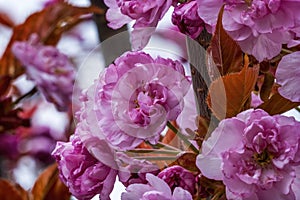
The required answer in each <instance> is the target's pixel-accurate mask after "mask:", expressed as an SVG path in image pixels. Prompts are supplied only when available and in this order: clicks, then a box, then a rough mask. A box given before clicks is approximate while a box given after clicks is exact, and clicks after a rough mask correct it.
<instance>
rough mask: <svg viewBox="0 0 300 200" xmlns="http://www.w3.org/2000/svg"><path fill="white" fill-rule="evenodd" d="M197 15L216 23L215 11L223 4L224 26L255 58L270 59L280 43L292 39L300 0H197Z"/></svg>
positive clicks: (277, 50)
mask: <svg viewBox="0 0 300 200" xmlns="http://www.w3.org/2000/svg"><path fill="white" fill-rule="evenodd" d="M197 2H198V5H199V7H198V13H199V16H200V17H201V18H202V19H203V20H204V22H205V23H208V24H210V25H211V26H213V27H214V26H215V25H216V22H217V15H218V13H219V11H220V9H221V7H222V5H223V4H225V8H224V13H223V26H224V28H225V30H226V31H227V32H228V33H229V35H230V36H231V37H232V38H233V39H234V40H236V41H237V42H238V44H239V45H240V46H241V48H242V50H243V51H244V52H246V53H248V54H251V55H253V56H254V57H255V58H256V59H257V60H258V61H260V62H261V61H263V60H264V59H271V58H273V57H275V56H276V55H278V54H279V53H280V51H281V46H282V44H287V43H289V42H290V41H291V40H293V39H294V37H295V35H294V31H293V30H294V29H295V28H297V27H299V25H300V23H299V22H300V21H299V19H300V16H299V15H297V14H296V13H297V12H298V10H299V9H300V2H299V1H291V0H253V1H243V0H216V1H210V0H197Z"/></svg>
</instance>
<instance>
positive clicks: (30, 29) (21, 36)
mask: <svg viewBox="0 0 300 200" xmlns="http://www.w3.org/2000/svg"><path fill="white" fill-rule="evenodd" d="M91 13H97V14H103V13H104V11H103V10H101V9H99V8H96V7H93V6H91V7H75V6H72V5H70V4H68V3H65V2H59V3H55V4H53V5H51V6H48V7H46V8H45V9H43V10H42V11H40V12H36V13H34V14H32V15H30V16H29V17H28V18H27V20H26V21H25V22H24V23H23V24H21V25H18V26H16V27H14V29H13V35H12V37H11V39H10V42H9V43H8V46H7V48H6V50H5V52H4V54H3V56H2V58H1V60H0V75H11V76H12V77H13V78H15V77H18V76H19V75H21V74H22V73H23V72H24V69H23V68H22V66H21V64H20V63H19V62H18V61H17V60H16V58H15V57H14V55H13V53H12V52H11V47H12V45H13V43H14V42H15V41H26V40H28V39H29V36H30V35H31V34H32V33H36V34H38V35H39V37H40V39H41V40H42V41H43V42H44V44H47V45H55V44H57V42H58V41H59V39H60V38H61V36H62V33H63V32H65V31H67V30H69V29H71V28H72V27H74V26H75V25H77V24H78V23H79V22H81V21H83V20H85V19H86V16H87V14H91Z"/></svg>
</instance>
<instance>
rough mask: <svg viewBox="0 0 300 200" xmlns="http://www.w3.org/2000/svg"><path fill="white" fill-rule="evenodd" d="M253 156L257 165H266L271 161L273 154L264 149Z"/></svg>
mask: <svg viewBox="0 0 300 200" xmlns="http://www.w3.org/2000/svg"><path fill="white" fill-rule="evenodd" d="M253 158H254V160H255V162H256V163H257V164H258V165H259V166H261V167H266V166H267V165H269V164H270V163H271V161H272V158H273V156H272V155H271V154H270V153H269V152H268V151H267V150H266V149H265V150H264V151H263V152H261V153H255V154H254V155H253Z"/></svg>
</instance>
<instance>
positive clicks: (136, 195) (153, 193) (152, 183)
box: [121, 174, 192, 200]
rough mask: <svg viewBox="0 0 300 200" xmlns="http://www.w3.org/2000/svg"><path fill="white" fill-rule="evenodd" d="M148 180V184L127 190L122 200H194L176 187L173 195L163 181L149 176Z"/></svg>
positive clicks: (135, 185) (187, 193)
mask: <svg viewBox="0 0 300 200" xmlns="http://www.w3.org/2000/svg"><path fill="white" fill-rule="evenodd" d="M146 179H147V181H148V184H132V185H129V186H128V187H127V188H126V192H124V193H122V196H121V199H122V200H133V199H143V200H154V199H159V200H192V195H191V194H190V193H189V192H188V191H186V190H184V189H182V188H181V187H176V188H175V189H174V191H173V193H172V191H171V189H170V187H169V186H168V184H167V183H166V182H164V181H163V180H162V179H160V178H158V177H156V176H154V175H153V174H147V175H146Z"/></svg>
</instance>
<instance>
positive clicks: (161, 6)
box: [104, 0, 172, 49]
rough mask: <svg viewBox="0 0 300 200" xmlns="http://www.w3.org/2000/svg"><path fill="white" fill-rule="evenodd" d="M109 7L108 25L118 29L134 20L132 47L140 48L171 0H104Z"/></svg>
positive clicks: (107, 14)
mask: <svg viewBox="0 0 300 200" xmlns="http://www.w3.org/2000/svg"><path fill="white" fill-rule="evenodd" d="M104 2H105V4H106V5H107V6H108V7H109V9H108V11H107V13H106V18H107V20H108V21H109V23H108V25H109V26H110V27H111V28H113V29H118V28H120V27H122V26H123V25H124V24H126V23H129V22H130V21H132V20H135V23H134V25H133V28H134V30H133V32H132V35H131V42H132V46H133V48H134V49H142V48H143V47H144V46H146V44H147V43H148V41H149V39H150V37H151V34H152V33H153V32H154V30H155V28H154V27H156V26H157V24H158V22H159V21H160V20H161V19H162V18H163V16H164V15H165V14H166V12H167V11H168V10H169V8H170V7H171V5H172V0H145V1H139V0H105V1H104Z"/></svg>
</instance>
